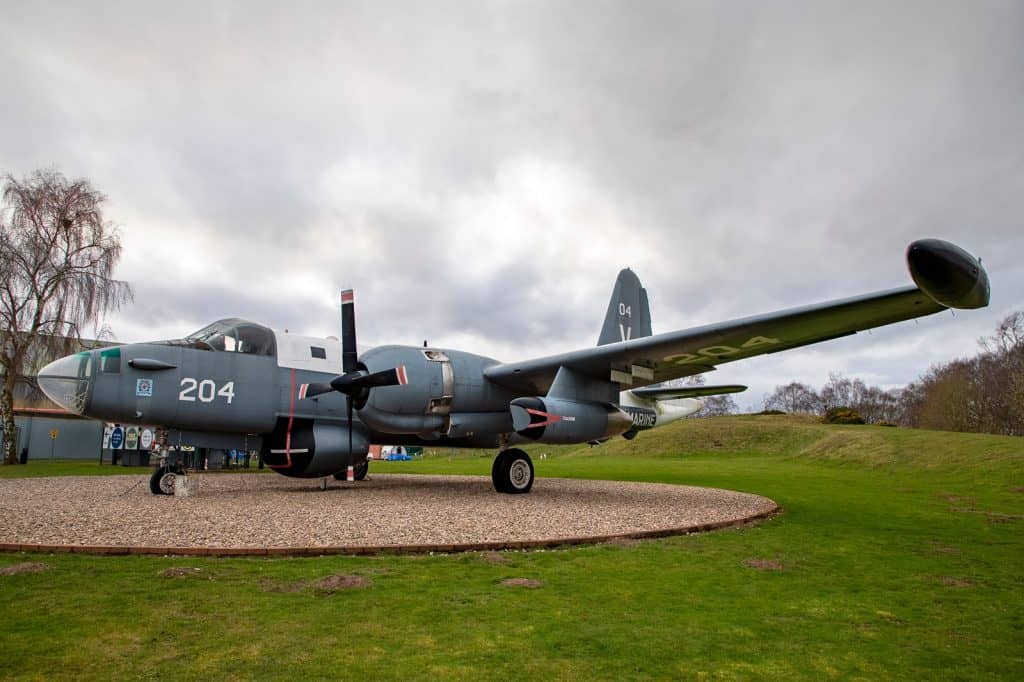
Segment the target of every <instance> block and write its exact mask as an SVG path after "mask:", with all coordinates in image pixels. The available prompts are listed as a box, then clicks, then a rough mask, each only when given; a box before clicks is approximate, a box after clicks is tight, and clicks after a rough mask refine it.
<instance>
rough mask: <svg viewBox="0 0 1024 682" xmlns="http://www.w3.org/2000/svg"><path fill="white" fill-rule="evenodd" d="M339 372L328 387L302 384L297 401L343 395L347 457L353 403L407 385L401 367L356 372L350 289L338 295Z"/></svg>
mask: <svg viewBox="0 0 1024 682" xmlns="http://www.w3.org/2000/svg"><path fill="white" fill-rule="evenodd" d="M341 369H342V370H343V371H344V374H339V375H338V376H336V377H334V378H333V379H331V381H330V382H329V383H314V384H302V386H300V387H299V396H298V397H299V399H300V400H302V399H304V398H314V397H316V396H318V395H323V394H324V393H330V392H331V391H337V392H338V393H344V394H345V413H346V415H347V416H348V424H349V429H348V451H349V453H351V452H352V401H353V399H355V398H357V397H365V396H367V395H369V391H370V389H372V388H380V387H382V386H404V385H405V384H408V383H409V377H408V375H407V374H406V373H405V365H402V366H400V367H392V368H391V369H385V370H381V371H379V372H372V373H371V372H368V371H366V370H365V369H360V368H359V355H358V353H357V351H356V306H355V293H354V292H353V291H352V290H351V289H346V290H345V291H343V292H341Z"/></svg>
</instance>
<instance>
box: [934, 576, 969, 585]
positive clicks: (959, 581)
mask: <svg viewBox="0 0 1024 682" xmlns="http://www.w3.org/2000/svg"><path fill="white" fill-rule="evenodd" d="M935 580H937V581H938V582H940V583H942V584H943V585H946V586H948V587H974V582H973V581H970V580H967V579H966V578H954V577H952V576H948V575H940V576H939V577H938V578H936V579H935Z"/></svg>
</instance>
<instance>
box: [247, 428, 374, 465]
mask: <svg viewBox="0 0 1024 682" xmlns="http://www.w3.org/2000/svg"><path fill="white" fill-rule="evenodd" d="M369 449H370V443H369V441H368V440H367V439H366V436H364V435H363V433H362V432H361V431H360V430H359V429H358V428H357V429H356V430H355V431H353V432H352V450H351V451H350V450H349V433H348V427H346V426H343V425H339V424H323V423H320V422H317V421H314V420H311V419H293V420H291V429H290V430H289V420H288V419H287V418H281V419H278V422H277V427H276V428H275V429H274V431H273V433H271V434H270V435H269V436H265V437H264V438H263V447H262V449H261V450H260V458H261V459H262V460H263V461H264V462H265V463H266V464H267V466H269V467H270V468H271V469H273V470H274V471H276V472H277V473H279V474H284V475H285V476H292V477H294V478H319V477H320V476H330V475H331V474H335V473H337V472H339V471H343V470H344V469H346V468H347V467H348V466H350V465H352V466H354V465H356V464H358V463H359V462H362V461H364V460H365V459H366V453H367V452H368V451H369Z"/></svg>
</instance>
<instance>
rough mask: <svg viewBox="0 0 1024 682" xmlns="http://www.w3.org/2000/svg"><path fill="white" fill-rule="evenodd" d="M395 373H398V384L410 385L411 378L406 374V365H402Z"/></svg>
mask: <svg viewBox="0 0 1024 682" xmlns="http://www.w3.org/2000/svg"><path fill="white" fill-rule="evenodd" d="M395 371H396V372H398V384H399V385H400V386H405V385H406V384H407V383H409V376H408V375H407V374H406V373H405V365H402V366H401V367H399V368H397V369H396V370H395Z"/></svg>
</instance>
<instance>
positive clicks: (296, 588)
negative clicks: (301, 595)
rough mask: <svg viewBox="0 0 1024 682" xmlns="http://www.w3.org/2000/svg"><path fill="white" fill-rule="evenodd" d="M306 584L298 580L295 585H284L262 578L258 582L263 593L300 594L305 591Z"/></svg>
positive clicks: (277, 581)
mask: <svg viewBox="0 0 1024 682" xmlns="http://www.w3.org/2000/svg"><path fill="white" fill-rule="evenodd" d="M307 584H308V583H307V582H306V581H305V580H300V581H299V582H297V583H286V582H282V581H280V580H271V579H270V578H264V579H263V580H260V581H259V586H260V589H261V590H263V591H264V592H301V591H302V590H304V589H306V585H307Z"/></svg>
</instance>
